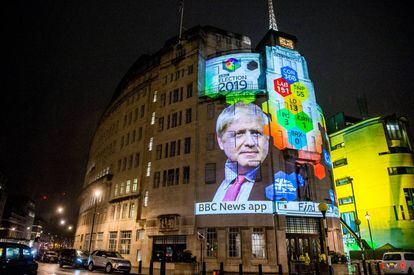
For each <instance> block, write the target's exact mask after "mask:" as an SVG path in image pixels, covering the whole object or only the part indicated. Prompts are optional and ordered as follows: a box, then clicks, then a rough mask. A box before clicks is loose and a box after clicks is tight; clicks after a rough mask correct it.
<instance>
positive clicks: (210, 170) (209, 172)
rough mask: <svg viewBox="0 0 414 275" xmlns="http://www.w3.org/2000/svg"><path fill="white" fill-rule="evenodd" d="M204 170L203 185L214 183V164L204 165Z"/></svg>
mask: <svg viewBox="0 0 414 275" xmlns="http://www.w3.org/2000/svg"><path fill="white" fill-rule="evenodd" d="M204 170H205V183H206V184H212V183H216V164H215V163H206V166H205V169H204Z"/></svg>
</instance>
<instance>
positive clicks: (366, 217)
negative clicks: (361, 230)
mask: <svg viewBox="0 0 414 275" xmlns="http://www.w3.org/2000/svg"><path fill="white" fill-rule="evenodd" d="M365 219H367V222H368V230H369V238H370V239H371V247H372V249H373V250H375V248H374V242H373V241H372V233H371V224H370V223H369V220H370V219H371V216H370V215H369V213H368V211H367V213H366V214H365Z"/></svg>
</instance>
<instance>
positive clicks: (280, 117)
mask: <svg viewBox="0 0 414 275" xmlns="http://www.w3.org/2000/svg"><path fill="white" fill-rule="evenodd" d="M276 116H277V121H278V122H279V124H280V126H282V127H283V128H285V129H287V130H290V129H291V128H292V127H294V126H295V118H294V115H293V114H292V113H291V112H289V110H287V109H281V110H279V111H278V112H277V114H276Z"/></svg>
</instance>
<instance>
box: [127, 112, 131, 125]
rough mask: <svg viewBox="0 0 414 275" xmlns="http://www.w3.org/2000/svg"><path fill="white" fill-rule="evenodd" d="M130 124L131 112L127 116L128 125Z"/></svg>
mask: <svg viewBox="0 0 414 275" xmlns="http://www.w3.org/2000/svg"><path fill="white" fill-rule="evenodd" d="M131 122H132V112H130V113H129V114H128V125H131Z"/></svg>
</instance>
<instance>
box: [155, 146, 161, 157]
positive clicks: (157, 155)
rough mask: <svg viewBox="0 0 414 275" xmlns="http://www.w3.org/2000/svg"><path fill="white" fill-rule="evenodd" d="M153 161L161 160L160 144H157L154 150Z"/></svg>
mask: <svg viewBox="0 0 414 275" xmlns="http://www.w3.org/2000/svg"><path fill="white" fill-rule="evenodd" d="M155 154H156V156H155V159H157V160H158V159H161V158H162V144H158V145H157V147H156V149H155Z"/></svg>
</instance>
